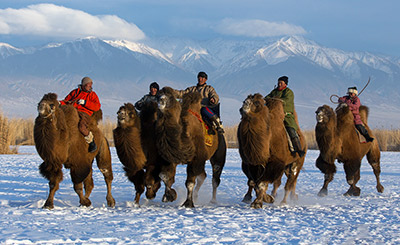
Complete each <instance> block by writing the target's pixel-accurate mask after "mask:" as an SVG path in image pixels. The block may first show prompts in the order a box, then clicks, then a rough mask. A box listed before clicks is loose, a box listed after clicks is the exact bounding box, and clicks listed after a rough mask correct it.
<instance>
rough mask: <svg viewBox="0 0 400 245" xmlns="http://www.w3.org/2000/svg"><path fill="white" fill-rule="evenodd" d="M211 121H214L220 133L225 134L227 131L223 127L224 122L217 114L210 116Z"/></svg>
mask: <svg viewBox="0 0 400 245" xmlns="http://www.w3.org/2000/svg"><path fill="white" fill-rule="evenodd" d="M210 121H211V122H212V124H213V126H214V128H215V129H216V130H217V131H218V133H220V134H223V133H224V132H225V131H224V129H223V127H222V122H221V121H220V120H219V118H218V117H217V115H214V116H212V117H211V118H210Z"/></svg>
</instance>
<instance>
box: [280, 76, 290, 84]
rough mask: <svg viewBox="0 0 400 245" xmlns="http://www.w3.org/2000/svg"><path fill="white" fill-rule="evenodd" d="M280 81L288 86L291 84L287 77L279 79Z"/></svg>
mask: <svg viewBox="0 0 400 245" xmlns="http://www.w3.org/2000/svg"><path fill="white" fill-rule="evenodd" d="M279 81H283V82H285V83H286V85H287V84H288V83H289V78H288V77H287V76H282V77H280V78H278V82H279Z"/></svg>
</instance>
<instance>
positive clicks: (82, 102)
mask: <svg viewBox="0 0 400 245" xmlns="http://www.w3.org/2000/svg"><path fill="white" fill-rule="evenodd" d="M76 103H77V104H78V105H84V104H85V100H83V99H79V100H78V101H77V102H76Z"/></svg>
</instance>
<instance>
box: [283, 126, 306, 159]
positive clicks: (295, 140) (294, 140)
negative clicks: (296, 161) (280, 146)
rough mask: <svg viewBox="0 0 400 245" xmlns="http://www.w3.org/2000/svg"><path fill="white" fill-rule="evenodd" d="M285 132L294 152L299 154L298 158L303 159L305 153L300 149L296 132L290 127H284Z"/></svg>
mask: <svg viewBox="0 0 400 245" xmlns="http://www.w3.org/2000/svg"><path fill="white" fill-rule="evenodd" d="M286 131H287V132H288V134H289V137H290V140H291V141H292V144H293V148H294V152H296V153H297V154H299V157H303V156H304V155H305V154H306V153H305V151H303V150H302V148H301V143H300V138H299V135H298V134H297V132H296V130H295V129H294V128H292V127H286Z"/></svg>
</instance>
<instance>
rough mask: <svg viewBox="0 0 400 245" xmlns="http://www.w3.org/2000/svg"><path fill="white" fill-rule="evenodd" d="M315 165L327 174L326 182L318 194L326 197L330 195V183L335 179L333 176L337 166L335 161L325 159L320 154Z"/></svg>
mask: <svg viewBox="0 0 400 245" xmlns="http://www.w3.org/2000/svg"><path fill="white" fill-rule="evenodd" d="M315 165H316V166H317V168H318V169H319V170H320V171H321V172H322V173H324V174H325V176H324V177H325V178H324V184H323V186H322V188H321V190H320V191H319V193H318V196H320V197H324V196H326V195H328V185H329V183H330V182H331V181H332V180H333V176H334V175H335V173H336V166H335V164H334V162H332V163H328V162H326V161H325V160H323V159H322V157H321V155H319V156H318V158H317V160H316V162H315Z"/></svg>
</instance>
